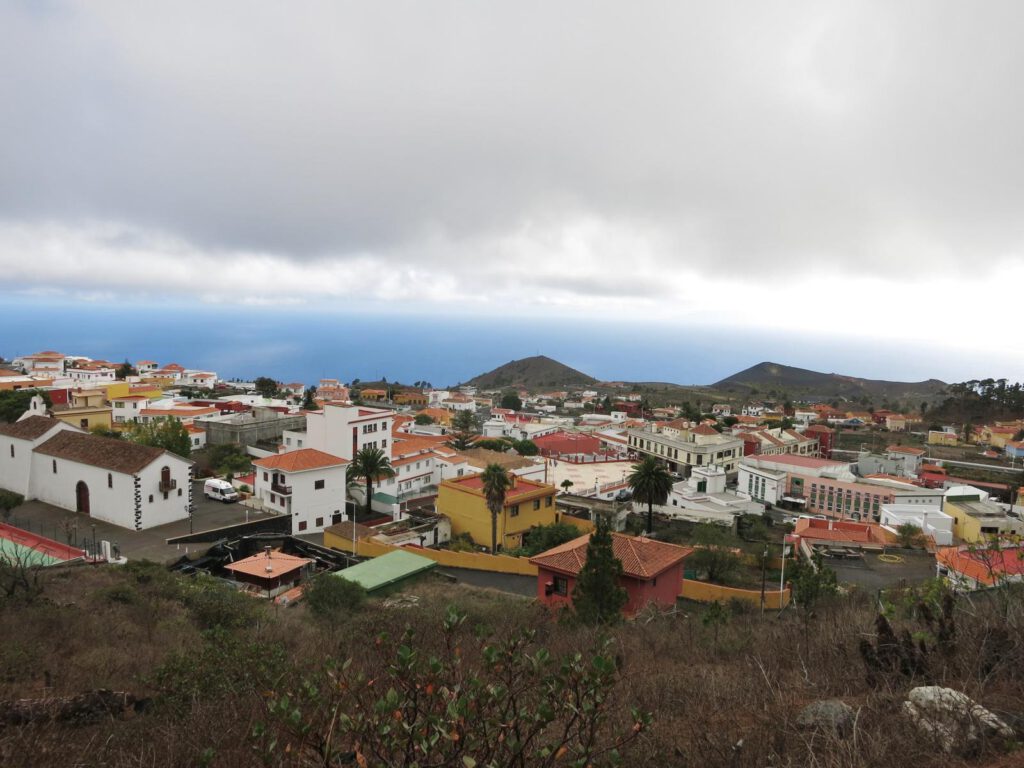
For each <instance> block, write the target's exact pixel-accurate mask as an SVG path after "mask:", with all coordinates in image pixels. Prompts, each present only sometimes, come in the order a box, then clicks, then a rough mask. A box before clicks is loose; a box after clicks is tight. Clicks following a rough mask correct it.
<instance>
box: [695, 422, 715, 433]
mask: <svg viewBox="0 0 1024 768" xmlns="http://www.w3.org/2000/svg"><path fill="white" fill-rule="evenodd" d="M690 432H692V433H693V434H695V435H717V434H718V430H717V429H714V428H713V427H709V426H708V425H707V424H701V425H700V426H699V427H694V428H693V429H691V430H690Z"/></svg>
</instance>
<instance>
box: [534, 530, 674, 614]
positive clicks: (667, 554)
mask: <svg viewBox="0 0 1024 768" xmlns="http://www.w3.org/2000/svg"><path fill="white" fill-rule="evenodd" d="M589 541H590V534H589V533H588V534H587V535H585V536H580V537H579V538H578V539H573V540H572V541H569V542H566V543H565V544H562V545H560V546H557V547H555V548H554V549H549V550H548V551H547V552H542V553H541V554H539V555H537V556H536V557H531V558H530V562H531V563H533V564H534V565H536V566H537V599H538V600H540V601H541V602H542V603H544V604H545V605H548V606H551V607H554V608H559V607H564V606H569V605H572V592H573V589H574V588H575V587H576V578H577V576H579V573H580V570H581V569H582V568H583V564H584V563H585V562H586V560H587V543H588V542H589ZM612 551H613V552H614V554H615V557H616V558H617V559H618V560H619V561H620V562H621V563H622V577H621V579H620V582H619V583H620V584H621V585H622V586H623V588H624V589H625V590H626V594H627V595H628V599H627V601H626V605H625V607H624V608H623V609H622V612H623V614H625V615H626V616H634V615H635V614H637V613H638V612H639V611H641V610H643V609H644V608H646V607H647V606H648V605H650V604H652V603H653V604H654V605H656V606H658V607H659V608H671V607H672V606H674V605H675V604H676V598H678V597H679V591H680V589H682V586H683V560H684V559H686V557H687V555H689V554H690V553H691V552H693V550H692V549H691V548H689V547H680V546H676V545H675V544H666V543H665V542H663V541H654V540H653V539H645V538H643V537H639V538H638V537H634V536H626V535H625V534H621V533H613V534H612Z"/></svg>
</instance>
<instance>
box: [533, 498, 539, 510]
mask: <svg viewBox="0 0 1024 768" xmlns="http://www.w3.org/2000/svg"><path fill="white" fill-rule="evenodd" d="M533 508H534V509H540V499H534V500H533Z"/></svg>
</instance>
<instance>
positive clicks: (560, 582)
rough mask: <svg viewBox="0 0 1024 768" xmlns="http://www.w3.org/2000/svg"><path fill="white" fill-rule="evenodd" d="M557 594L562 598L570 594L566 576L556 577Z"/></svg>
mask: <svg viewBox="0 0 1024 768" xmlns="http://www.w3.org/2000/svg"><path fill="white" fill-rule="evenodd" d="M555 594H556V595H559V596H561V597H565V596H566V595H568V594H569V580H568V579H567V578H565V576H555Z"/></svg>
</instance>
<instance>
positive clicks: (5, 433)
mask: <svg viewBox="0 0 1024 768" xmlns="http://www.w3.org/2000/svg"><path fill="white" fill-rule="evenodd" d="M191 469H192V462H191V461H188V460H187V459H183V458H181V457H180V456H175V455H174V454H172V453H168V452H167V451H164V450H162V449H160V448H151V447H149V446H144V445H139V444H137V443H132V442H129V441H127V440H117V439H113V438H106V437H97V436H96V435H91V434H89V433H87V432H82V431H81V430H78V429H76V428H75V427H72V426H70V425H68V424H65V423H64V422H62V421H58V420H56V419H50V418H47V417H45V416H28V417H27V418H22V419H21V420H20V421H18V422H15V423H14V424H4V425H0V487H3V488H7V489H9V490H12V491H15V492H16V493H20V494H22V495H23V496H24V497H25V498H26V499H38V500H39V501H43V502H46V503H48V504H52V505H54V506H56V507H60V508H62V509H67V510H71V511H75V512H80V513H82V514H86V515H91V516H92V517H95V518H96V519H98V520H103V521H105V522H108V523H113V524H114V525H119V526H122V527H124V528H131V529H134V530H137V531H141V530H143V529H145V528H152V527H154V526H158V525H164V524H166V523H170V522H174V521H175V520H182V519H184V518H187V517H188V516H189V510H190V509H191V505H192V485H191V483H190V482H189V480H190V477H191Z"/></svg>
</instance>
